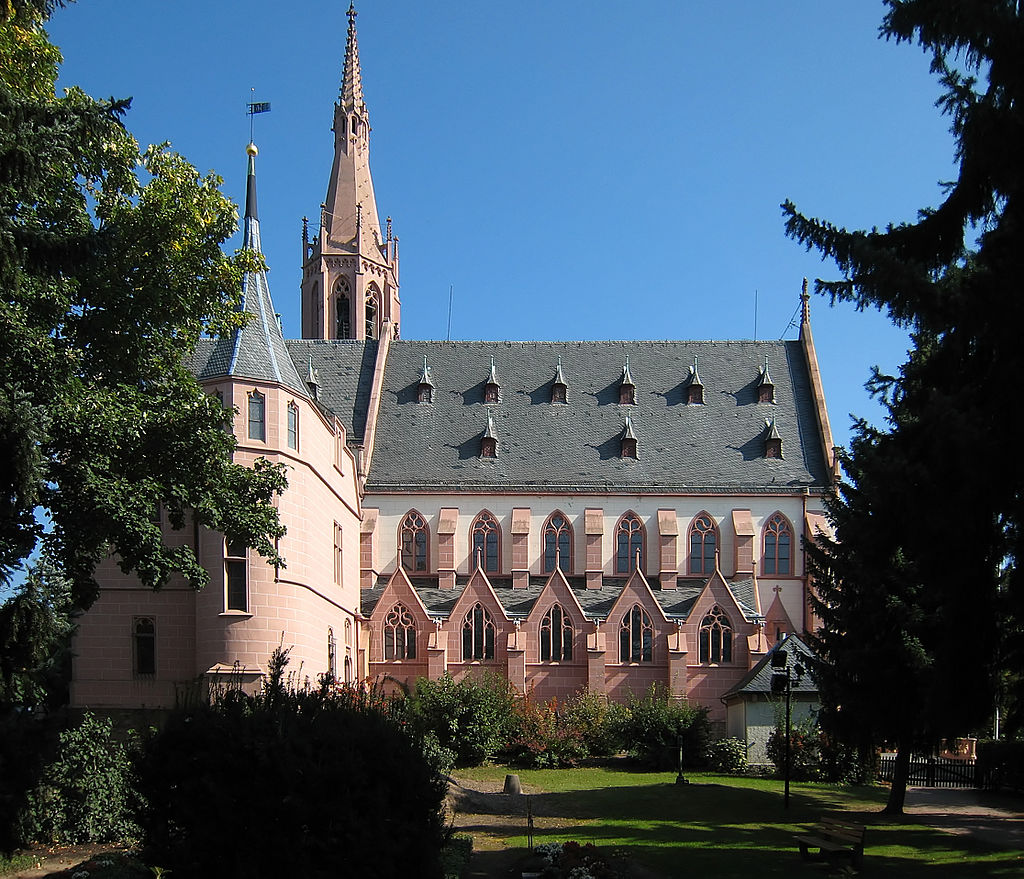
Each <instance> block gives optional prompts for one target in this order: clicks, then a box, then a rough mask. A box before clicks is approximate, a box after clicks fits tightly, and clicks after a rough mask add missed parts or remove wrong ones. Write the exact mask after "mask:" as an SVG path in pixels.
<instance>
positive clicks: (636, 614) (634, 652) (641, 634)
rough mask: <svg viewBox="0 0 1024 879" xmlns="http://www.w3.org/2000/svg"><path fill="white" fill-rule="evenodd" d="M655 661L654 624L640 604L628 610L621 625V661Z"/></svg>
mask: <svg viewBox="0 0 1024 879" xmlns="http://www.w3.org/2000/svg"><path fill="white" fill-rule="evenodd" d="M653 661H654V625H653V624H652V623H651V618H650V616H648V614H647V611H645V610H644V609H643V608H642V607H640V605H639V604H634V605H633V607H632V609H631V610H628V611H626V615H625V616H624V617H623V618H622V623H621V625H620V626H619V662H653Z"/></svg>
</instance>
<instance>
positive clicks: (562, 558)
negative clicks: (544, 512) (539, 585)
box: [544, 513, 572, 574]
mask: <svg viewBox="0 0 1024 879" xmlns="http://www.w3.org/2000/svg"><path fill="white" fill-rule="evenodd" d="M556 567H557V568H559V569H561V570H562V571H564V572H565V573H567V574H568V573H571V572H572V527H571V526H570V525H569V521H568V520H567V519H566V518H565V516H563V515H562V514H561V513H552V514H551V518H550V519H548V521H547V524H546V525H545V526H544V573H545V574H550V573H552V572H553V571H554V570H555V568H556Z"/></svg>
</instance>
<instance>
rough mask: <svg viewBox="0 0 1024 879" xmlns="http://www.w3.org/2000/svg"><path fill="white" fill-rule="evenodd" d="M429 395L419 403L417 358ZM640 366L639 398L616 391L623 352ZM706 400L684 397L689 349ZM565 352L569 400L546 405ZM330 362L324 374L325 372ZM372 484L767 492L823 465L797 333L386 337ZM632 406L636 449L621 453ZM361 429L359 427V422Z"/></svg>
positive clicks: (806, 479) (819, 480)
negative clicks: (496, 391) (776, 441)
mask: <svg viewBox="0 0 1024 879" xmlns="http://www.w3.org/2000/svg"><path fill="white" fill-rule="evenodd" d="M769 354H770V356H771V358H772V362H773V363H774V364H775V369H776V379H775V400H776V402H775V403H758V402H757V385H758V382H759V381H760V380H761V378H762V364H763V363H764V361H765V358H766V356H768V355H769ZM425 355H426V356H427V357H428V360H429V362H430V365H431V372H432V375H433V379H434V382H435V384H436V393H435V395H434V402H433V403H432V404H429V405H426V404H421V403H418V402H417V394H416V390H417V385H418V382H419V380H420V375H421V373H422V366H423V357H424V356H425ZM492 356H493V357H494V361H495V365H496V368H497V370H498V371H499V372H500V373H501V375H502V376H503V378H502V390H503V394H502V398H501V401H500V403H498V404H488V407H487V408H488V409H489V410H490V411H491V412H492V414H493V418H494V422H495V426H496V432H497V434H498V436H499V437H500V440H499V448H498V457H497V458H496V459H480V458H479V457H478V454H477V453H478V450H479V441H480V436H481V430H482V427H481V425H483V424H484V422H485V421H486V417H485V416H484V415H483V414H482V410H483V407H484V405H485V404H484V385H485V381H484V377H486V376H487V375H488V374H489V372H490V358H491V357H492ZM626 356H628V357H629V358H630V370H631V372H632V373H633V374H636V375H643V382H642V384H641V385H640V386H638V387H637V397H636V405H632V406H629V405H624V404H620V403H619V402H618V400H619V384H620V381H621V379H622V375H623V363H624V362H625V358H626ZM695 356H697V357H699V359H700V364H701V372H702V376H701V377H702V380H703V383H704V386H705V395H704V403H703V404H700V405H695V404H687V402H686V399H687V391H686V388H687V385H688V383H689V382H690V379H691V375H692V370H691V367H692V364H693V359H694V357H695ZM559 357H561V358H562V368H563V373H564V376H565V380H566V381H567V382H568V383H569V384H570V385H571V386H572V388H573V393H572V394H570V395H569V400H568V403H565V404H557V405H553V404H552V403H551V385H552V381H553V380H552V370H553V367H554V364H555V363H556V362H557V360H558V358H559ZM325 372H326V370H324V371H322V372H321V375H322V376H323V375H324V374H325ZM384 385H385V387H384V393H383V398H382V401H381V408H380V414H379V418H378V423H377V431H378V432H377V441H376V442H377V445H376V451H375V453H374V458H373V463H372V467H371V470H370V474H369V480H368V484H367V490H368V491H371V492H372V491H386V490H389V489H393V490H402V489H407V490H424V491H441V490H443V491H458V490H460V489H465V490H476V489H480V488H486V489H487V490H492V491H504V492H515V491H528V490H534V489H536V488H537V487H539V486H543V487H545V488H546V489H548V490H551V489H554V490H559V489H561V490H572V489H576V490H580V489H584V490H585V489H594V490H614V489H616V488H623V489H628V490H630V491H632V492H652V493H654V492H657V493H660V492H664V491H666V490H673V489H683V490H691V491H693V490H698V491H699V490H702V489H707V490H717V491H721V490H723V489H732V490H748V491H758V490H763V491H773V490H785V489H790V490H792V489H795V488H800V487H803V486H819V485H824V484H826V483H827V479H828V474H827V469H826V466H825V461H824V459H823V457H822V452H821V443H820V441H819V439H818V437H817V433H816V426H815V420H814V419H815V416H814V409H813V405H814V404H813V399H812V393H811V385H810V378H809V373H808V368H807V363H806V359H805V356H804V353H803V351H802V349H801V347H800V343H799V342H796V341H792V342H787V341H778V342H753V341H739V342H671V341H661V342H615V341H611V342H427V341H415V340H408V339H401V340H396V341H394V342H393V343H392V344H391V349H390V353H389V356H388V364H387V370H386V372H385V377H384ZM627 415H630V416H631V420H632V422H633V425H634V429H635V431H636V434H637V437H638V440H639V448H640V452H639V457H638V458H636V459H632V458H622V457H620V437H621V435H622V430H623V427H622V426H623V423H624V421H625V418H626V416H627ZM766 416H770V417H776V416H777V417H778V423H779V424H780V425H781V428H780V430H781V431H782V435H783V438H784V440H785V443H786V457H785V458H784V459H766V458H765V457H764V439H763V438H764V429H765V427H764V424H765V417H766ZM357 432H358V431H353V433H357Z"/></svg>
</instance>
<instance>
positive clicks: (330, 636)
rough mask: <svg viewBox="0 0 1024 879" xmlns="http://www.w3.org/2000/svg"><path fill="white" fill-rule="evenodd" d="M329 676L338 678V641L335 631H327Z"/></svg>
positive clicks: (329, 629)
mask: <svg viewBox="0 0 1024 879" xmlns="http://www.w3.org/2000/svg"><path fill="white" fill-rule="evenodd" d="M327 674H328V675H330V676H331V677H332V678H337V677H338V641H337V639H336V638H335V637H334V629H332V628H330V627H328V629H327Z"/></svg>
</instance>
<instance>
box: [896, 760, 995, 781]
mask: <svg viewBox="0 0 1024 879" xmlns="http://www.w3.org/2000/svg"><path fill="white" fill-rule="evenodd" d="M895 769H896V755H895V754H883V755H882V757H881V763H880V765H879V769H878V777H879V778H880V779H881V780H882V781H889V782H891V781H892V777H893V773H894V771H895ZM907 785H908V787H985V786H986V785H985V784H984V781H983V779H982V778H981V777H980V774H979V772H978V761H977V760H951V759H949V758H947V757H911V758H910V773H909V775H908V777H907Z"/></svg>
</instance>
